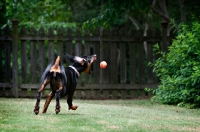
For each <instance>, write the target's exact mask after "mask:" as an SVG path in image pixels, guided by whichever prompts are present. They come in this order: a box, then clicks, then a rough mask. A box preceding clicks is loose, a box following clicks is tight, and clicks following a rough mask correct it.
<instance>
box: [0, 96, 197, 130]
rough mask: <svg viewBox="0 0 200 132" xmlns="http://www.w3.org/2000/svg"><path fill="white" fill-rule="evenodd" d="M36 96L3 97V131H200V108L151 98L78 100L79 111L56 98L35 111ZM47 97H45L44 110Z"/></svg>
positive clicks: (0, 102) (0, 112) (0, 101)
mask: <svg viewBox="0 0 200 132" xmlns="http://www.w3.org/2000/svg"><path fill="white" fill-rule="evenodd" d="M35 101H36V99H13V98H0V131H9V132H12V131H13V132H17V131H20V132H21V131H28V132H32V131H37V132H40V131H44V132H51V131H56V132H117V131H120V132H178V131H180V132H184V131H185V132H189V131H191V132H199V131H200V110H199V109H186V108H180V107H176V106H168V105H161V104H157V103H154V104H152V103H151V102H150V101H149V100H74V101H73V103H74V104H76V105H78V106H79V107H78V109H77V110H76V111H72V110H70V111H69V110H68V106H67V104H66V100H64V99H61V112H60V113H59V114H57V115H56V114H55V111H54V110H55V99H54V100H52V102H51V104H50V106H49V108H48V110H47V113H46V114H41V113H40V114H38V115H35V114H34V113H33V108H34V105H35ZM44 102H45V99H42V100H41V108H40V111H42V108H43V105H44Z"/></svg>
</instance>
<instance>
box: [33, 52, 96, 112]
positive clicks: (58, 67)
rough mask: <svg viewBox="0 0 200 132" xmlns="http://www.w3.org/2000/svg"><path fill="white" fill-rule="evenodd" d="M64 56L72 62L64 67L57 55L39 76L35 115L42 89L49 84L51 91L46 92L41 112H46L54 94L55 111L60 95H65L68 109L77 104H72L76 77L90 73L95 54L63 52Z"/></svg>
mask: <svg viewBox="0 0 200 132" xmlns="http://www.w3.org/2000/svg"><path fill="white" fill-rule="evenodd" d="M65 55H66V58H67V59H68V60H69V61H70V62H72V64H71V65H70V66H68V67H66V68H64V66H63V65H62V64H61V62H60V56H58V57H57V58H56V59H55V60H54V61H53V62H51V63H50V64H49V65H48V66H47V68H46V70H45V71H44V73H43V75H42V77H41V84H40V87H39V90H38V93H37V101H36V105H35V108H34V113H35V114H36V115H37V114H38V113H39V109H40V100H41V95H42V91H43V90H44V88H45V87H46V86H47V85H48V84H50V88H51V92H50V93H49V94H48V96H47V99H46V102H45V104H44V108H43V111H42V113H46V111H47V108H48V106H49V104H50V102H51V100H52V99H53V97H54V96H55V95H56V108H55V112H56V114H58V113H59V112H60V101H59V99H60V97H63V96H66V95H67V103H68V109H69V110H70V109H71V110H76V109H77V108H78V106H76V105H73V104H72V101H73V95H74V92H75V90H76V85H77V79H78V77H79V76H80V74H81V73H82V72H85V73H88V74H90V73H91V65H92V63H93V62H94V61H95V60H96V55H91V56H81V57H79V56H72V55H69V54H65Z"/></svg>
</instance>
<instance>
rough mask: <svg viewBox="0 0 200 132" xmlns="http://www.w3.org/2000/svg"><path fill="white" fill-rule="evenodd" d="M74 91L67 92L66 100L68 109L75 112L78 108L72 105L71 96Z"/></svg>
mask: <svg viewBox="0 0 200 132" xmlns="http://www.w3.org/2000/svg"><path fill="white" fill-rule="evenodd" d="M72 89H75V88H72ZM74 91H75V90H73V91H69V94H68V98H67V104H68V109H69V110H76V109H77V108H78V106H76V105H73V104H72V101H73V99H72V98H73V95H74Z"/></svg>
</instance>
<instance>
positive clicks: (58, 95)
mask: <svg viewBox="0 0 200 132" xmlns="http://www.w3.org/2000/svg"><path fill="white" fill-rule="evenodd" d="M55 112H56V114H58V113H59V112H60V90H56V109H55Z"/></svg>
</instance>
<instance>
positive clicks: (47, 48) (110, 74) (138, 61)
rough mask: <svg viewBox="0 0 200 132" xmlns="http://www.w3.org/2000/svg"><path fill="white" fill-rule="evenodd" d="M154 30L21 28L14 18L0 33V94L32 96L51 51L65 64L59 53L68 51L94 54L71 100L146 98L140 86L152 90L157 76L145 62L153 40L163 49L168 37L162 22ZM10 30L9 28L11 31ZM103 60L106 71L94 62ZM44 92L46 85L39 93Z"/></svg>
mask: <svg viewBox="0 0 200 132" xmlns="http://www.w3.org/2000/svg"><path fill="white" fill-rule="evenodd" d="M161 25H162V33H160V32H159V31H157V30H156V31H151V30H149V31H148V32H147V36H144V35H143V33H142V32H141V31H136V30H132V29H127V28H126V29H125V28H122V29H119V30H118V29H113V30H98V29H97V30H94V31H82V30H80V29H77V30H76V31H73V30H70V29H61V28H58V29H57V30H56V31H55V30H53V29H52V28H49V30H48V31H45V30H44V28H43V27H41V28H40V29H39V31H36V29H35V28H31V29H30V30H27V29H26V28H24V27H21V28H18V21H17V20H14V21H13V25H12V29H9V28H8V27H6V28H5V29H4V30H3V31H2V32H1V33H2V34H1V36H0V52H1V54H0V60H1V61H0V70H1V71H0V73H1V74H0V97H36V92H37V89H38V87H39V80H40V77H41V74H42V73H43V72H44V70H45V68H46V66H47V64H48V63H49V62H51V61H52V60H53V59H54V57H55V55H60V56H61V60H62V63H63V64H64V65H65V66H68V65H70V63H69V62H68V61H67V60H66V58H65V56H64V52H67V53H69V54H72V55H78V56H80V55H91V54H96V55H97V60H96V61H95V62H94V63H93V66H92V71H93V73H92V74H91V75H88V74H87V75H86V74H82V75H81V77H80V78H79V80H78V86H77V90H76V93H75V95H74V98H79V99H80V98H82V99H100V98H101V99H116V98H123V99H127V98H144V97H151V96H152V94H151V93H147V92H145V90H144V88H157V84H158V79H157V78H156V77H155V75H154V74H153V73H152V67H149V66H148V63H149V62H153V63H154V62H155V60H156V57H157V56H156V55H155V53H154V52H153V44H155V43H159V44H160V46H161V49H162V50H165V51H166V50H167V45H168V43H170V42H171V40H172V38H173V37H171V36H167V32H166V31H167V30H166V29H167V26H166V24H161ZM11 30H12V32H11ZM103 60H105V61H106V62H107V63H108V66H107V68H106V69H100V67H99V63H100V62H101V61H103ZM49 92H50V89H49V86H48V87H47V88H46V89H45V91H44V92H43V97H45V96H46V94H48V93H49Z"/></svg>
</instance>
